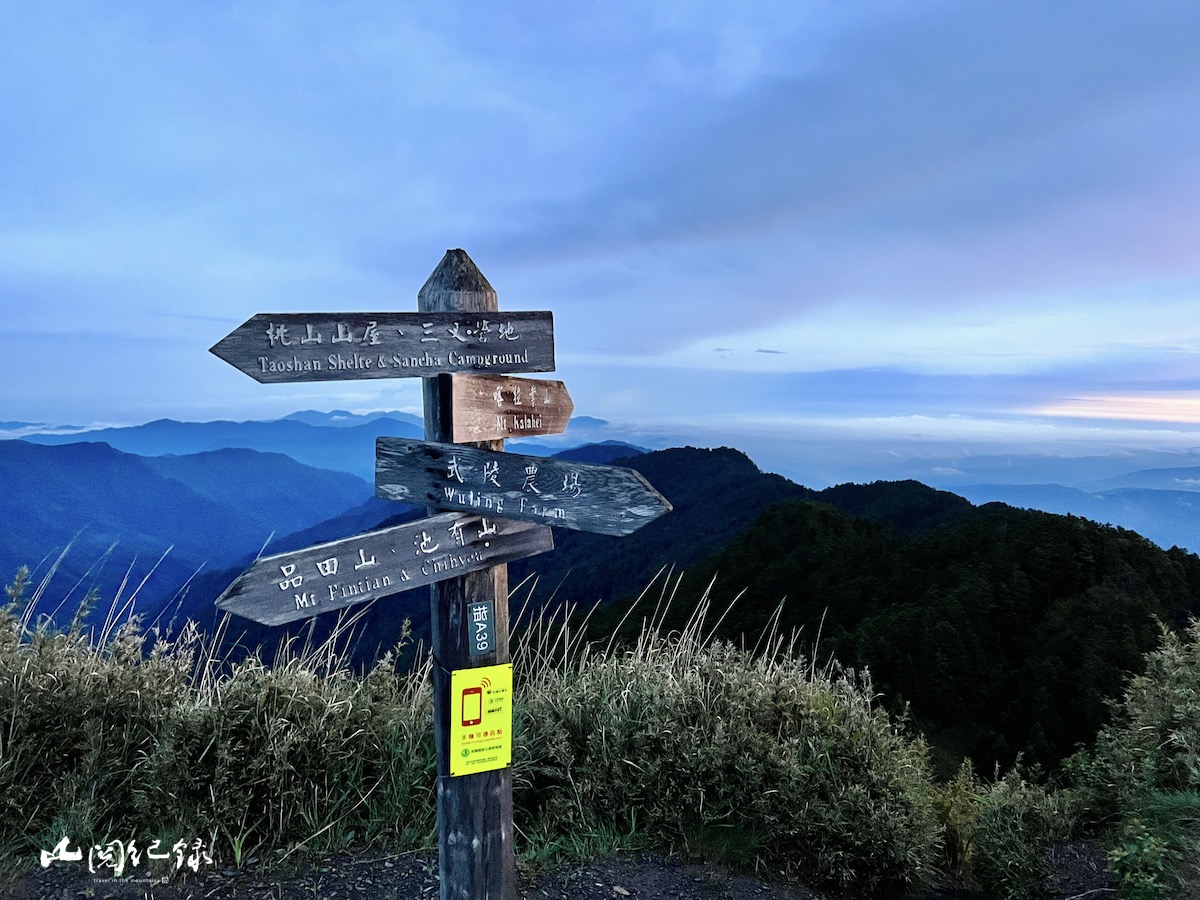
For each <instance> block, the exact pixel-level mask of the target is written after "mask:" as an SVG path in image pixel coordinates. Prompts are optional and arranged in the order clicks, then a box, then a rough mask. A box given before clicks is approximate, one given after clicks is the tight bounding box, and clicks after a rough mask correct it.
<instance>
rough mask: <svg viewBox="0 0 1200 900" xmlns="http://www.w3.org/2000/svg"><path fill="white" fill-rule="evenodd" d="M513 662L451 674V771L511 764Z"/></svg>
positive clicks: (468, 771) (484, 769) (467, 772)
mask: <svg viewBox="0 0 1200 900" xmlns="http://www.w3.org/2000/svg"><path fill="white" fill-rule="evenodd" d="M512 672H513V667H512V663H504V664H503V665H499V666H481V667H479V668H478V669H456V670H454V671H453V672H451V673H450V774H451V775H471V774H474V773H475V772H489V771H491V770H492V769H505V768H508V766H510V765H512V692H513V687H512V684H513V675H512Z"/></svg>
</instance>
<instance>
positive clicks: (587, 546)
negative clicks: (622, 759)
mask: <svg viewBox="0 0 1200 900" xmlns="http://www.w3.org/2000/svg"><path fill="white" fill-rule="evenodd" d="M629 462H630V464H632V465H633V466H634V467H635V468H638V469H639V470H641V471H642V472H643V474H645V475H646V476H647V477H648V478H649V479H650V480H651V482H652V483H654V484H655V485H656V486H658V487H659V489H660V490H662V492H663V493H664V494H665V495H666V496H667V497H668V498H669V499H670V500H671V501H672V503H673V504H674V505H675V512H674V513H672V515H670V516H665V517H663V519H662V520H661V524H660V523H657V522H656V523H653V524H652V525H650V526H647V528H645V529H643V530H642V532H639V535H638V536H636V537H634V538H633V539H629V540H628V546H620V547H618V546H616V545H614V542H613V541H612V539H600V540H597V539H596V538H594V537H593V536H590V535H579V536H572V537H573V538H575V539H574V540H571V541H567V540H564V541H561V542H560V547H559V549H558V550H556V551H555V553H554V554H551V555H549V556H547V557H546V558H545V559H544V560H541V561H539V560H533V561H531V563H532V564H531V566H530V568H531V569H534V570H537V568H538V565H539V563H540V564H541V565H542V566H544V569H542V570H540V572H539V574H540V575H541V577H542V578H543V579H544V580H545V581H550V582H552V586H553V587H554V588H555V589H556V591H557V599H558V600H559V601H560V602H576V603H579V604H580V605H581V607H590V606H591V605H593V604H594V602H595V601H597V600H601V601H603V603H602V605H601V606H600V607H599V608H598V609H596V610H594V611H593V612H592V613H591V617H590V619H589V621H588V629H589V635H590V636H591V637H593V638H596V639H607V638H608V637H609V636H610V635H611V634H612V633H613V631H614V629H616V627H617V624H618V623H619V622H620V620H621V619H622V618H623V617H624V616H625V615H626V613H627V612H628V610H629V606H630V603H631V602H632V600H633V598H634V594H635V592H636V591H639V590H640V589H641V588H642V587H644V586H645V585H646V584H647V582H648V581H650V580H651V578H652V577H653V576H654V574H655V573H656V572H657V571H659V569H660V568H661V565H662V561H663V560H667V559H669V560H670V561H671V562H673V563H675V564H676V565H677V566H678V567H680V568H681V569H682V577H681V579H680V582H679V584H678V587H677V588H675V590H674V600H673V601H672V606H671V607H670V609H669V610H668V612H667V618H666V626H667V627H668V628H670V627H681V626H682V624H683V622H684V621H685V620H686V619H687V618H688V616H689V615H690V613H691V610H692V608H693V607H694V606H695V603H696V601H697V599H698V598H699V597H700V596H701V595H702V594H703V593H704V591H705V589H706V587H708V585H709V583H710V582H712V591H711V599H712V611H711V613H710V619H711V621H712V622H713V623H714V624H715V623H716V620H717V619H720V620H721V622H720V624H719V626H717V628H716V633H717V635H718V636H719V637H722V638H727V639H729V640H732V641H734V642H735V643H738V644H739V645H740V644H745V645H747V646H752V645H754V644H755V643H756V642H757V641H758V640H759V638H760V636H761V635H762V634H763V632H764V630H765V629H768V628H769V627H770V626H771V624H772V620H773V617H774V616H775V613H776V610H777V607H780V604H782V608H781V609H779V616H778V624H777V626H776V627H777V628H778V629H779V630H781V631H782V632H783V633H789V632H791V631H792V630H793V629H800V634H801V642H800V646H801V648H802V652H804V653H807V654H812V655H813V656H814V657H815V658H816V659H817V660H818V662H820V663H822V664H824V663H826V662H827V661H828V660H830V659H833V660H836V664H837V665H840V666H842V667H844V668H853V669H856V670H860V671H861V670H863V669H867V670H869V672H870V674H871V678H872V681H873V685H874V687H875V689H876V690H877V691H878V692H879V693H880V694H881V695H882V702H884V703H885V704H886V705H887V706H888V707H889V708H890V709H892V710H894V711H901V710H903V709H904V708H905V707H907V709H908V712H909V716H910V720H911V724H912V726H913V727H915V728H917V729H919V730H921V731H922V732H924V733H925V734H926V735H927V736H928V737H929V738H930V740H931V742H932V744H933V745H934V751H935V758H936V760H937V762H938V763H939V767H940V768H941V769H942V770H943V771H945V772H947V773H949V772H950V771H952V770H953V769H954V768H956V767H957V764H958V762H959V760H960V759H961V758H962V757H963V756H970V757H971V758H972V759H973V760H974V762H975V764H976V766H977V767H979V768H980V769H982V770H984V771H990V770H991V769H992V767H993V766H994V765H995V764H997V763H999V764H1000V765H1001V766H1002V767H1006V766H1008V765H1009V764H1011V763H1012V762H1013V761H1014V760H1015V759H1016V758H1017V756H1018V754H1020V755H1021V757H1022V759H1023V761H1024V762H1025V763H1027V764H1031V765H1032V764H1036V765H1039V766H1041V767H1043V768H1045V769H1051V768H1053V767H1054V766H1055V765H1056V764H1057V763H1058V762H1059V761H1061V760H1062V759H1063V758H1064V757H1065V756H1066V755H1068V754H1070V753H1071V752H1072V751H1073V750H1075V749H1076V748H1077V747H1078V746H1079V745H1081V744H1086V743H1088V742H1089V741H1090V740H1091V739H1092V738H1093V736H1094V735H1095V734H1096V732H1097V730H1098V729H1099V727H1100V726H1101V725H1102V724H1103V723H1104V722H1105V721H1106V716H1107V711H1108V707H1107V705H1106V701H1107V700H1109V699H1112V698H1116V697H1117V696H1118V695H1119V694H1120V692H1121V690H1122V687H1123V686H1124V684H1125V681H1126V679H1127V678H1128V676H1129V674H1130V673H1131V672H1137V671H1138V669H1139V667H1140V666H1141V664H1142V662H1141V661H1142V657H1143V656H1144V654H1146V653H1147V652H1149V651H1151V650H1153V649H1154V647H1155V646H1156V644H1157V642H1158V639H1159V636H1160V627H1161V626H1160V623H1161V624H1162V625H1165V626H1167V627H1170V628H1179V627H1181V626H1183V625H1184V624H1186V622H1187V619H1188V617H1189V616H1192V615H1196V614H1197V613H1200V558H1198V557H1196V556H1195V555H1194V554H1191V553H1188V552H1185V551H1183V550H1179V549H1177V548H1173V549H1171V550H1168V551H1164V550H1162V549H1160V548H1159V547H1157V546H1155V545H1154V544H1152V543H1150V542H1149V541H1147V540H1145V539H1144V538H1142V537H1140V536H1139V535H1137V534H1135V533H1133V532H1130V531H1126V530H1123V529H1119V528H1113V527H1110V526H1106V525H1100V524H1097V523H1094V522H1090V521H1087V520H1084V519H1079V518H1075V517H1071V516H1058V515H1051V514H1048V513H1041V512H1036V511H1031V510H1019V509H1015V508H1012V507H1009V506H1005V505H1003V504H998V503H992V504H987V505H985V506H982V507H978V508H977V507H974V506H972V505H971V504H970V503H969V502H967V501H966V500H964V499H962V498H961V497H957V496H955V495H953V494H949V493H946V492H942V491H936V490H934V489H932V488H929V487H926V486H925V485H922V484H920V483H918V482H912V481H907V482H876V483H874V484H869V485H840V486H838V487H835V488H830V489H828V490H826V491H821V492H815V491H810V490H808V489H805V488H800V487H798V486H796V485H792V484H791V483H790V482H786V481H784V480H783V479H778V476H770V475H761V474H759V473H757V470H755V469H754V467H753V464H752V463H750V461H749V460H748V459H746V458H745V457H744V456H742V455H741V454H740V453H737V452H736V451H732V450H713V451H709V450H693V449H680V450H671V451H664V452H661V453H654V454H648V455H646V456H643V457H638V458H636V459H634V460H630V461H629ZM746 517H750V518H751V521H750V522H749V523H743V519H744V518H746ZM730 532H733V533H732V535H731V534H730ZM715 547H719V548H720V549H715ZM668 548H670V550H668ZM583 560H586V562H584V561H583ZM543 586H544V587H545V586H546V585H545V584H543ZM650 593H651V595H652V596H649V597H647V598H646V599H644V600H643V601H642V603H643V604H645V605H646V607H647V608H646V609H645V611H644V613H642V612H640V611H639V612H638V613H637V614H635V615H631V616H629V618H628V619H627V621H626V623H625V626H624V628H623V632H624V633H625V634H626V635H630V636H631V635H633V634H634V633H636V632H637V631H638V630H639V629H640V627H641V622H642V619H643V617H644V615H649V614H650V613H651V612H652V611H653V609H652V606H651V604H653V603H654V602H655V601H656V599H657V598H658V596H659V595H660V593H661V592H653V591H652V592H650ZM731 605H732V609H730V606H731Z"/></svg>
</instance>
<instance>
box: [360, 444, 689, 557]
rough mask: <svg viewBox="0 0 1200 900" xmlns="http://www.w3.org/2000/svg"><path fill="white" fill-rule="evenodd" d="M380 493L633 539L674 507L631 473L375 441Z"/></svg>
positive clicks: (616, 468) (613, 468) (452, 447)
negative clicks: (635, 532) (632, 534)
mask: <svg viewBox="0 0 1200 900" xmlns="http://www.w3.org/2000/svg"><path fill="white" fill-rule="evenodd" d="M375 494H376V495H377V496H379V497H384V498H386V499H388V500H403V501H404V502H406V503H413V504H417V505H423V506H431V507H434V508H435V509H458V510H466V511H470V512H475V513H477V514H479V515H486V516H500V517H503V518H507V519H520V520H522V521H525V522H540V523H541V524H543V525H555V526H558V527H560V528H572V529H575V530H578V531H594V532H598V533H600V534H630V533H632V532H634V531H636V530H637V529H639V528H641V527H642V526H643V525H645V524H646V523H647V522H650V521H653V520H654V519H657V518H658V517H659V516H661V515H662V514H663V513H665V512H669V511H670V510H671V504H670V503H669V502H668V501H667V499H666V498H665V497H664V496H663V495H662V494H660V493H659V492H658V491H656V490H655V489H654V488H653V487H652V486H651V485H650V482H648V481H646V479H645V478H643V477H642V475H641V474H640V473H639V472H636V471H634V470H633V469H626V468H623V467H621V466H598V465H593V464H591V463H578V462H567V461H565V460H557V459H551V458H545V457H541V456H523V455H521V454H517V453H502V452H497V451H494V450H480V449H477V448H474V447H464V446H461V445H458V444H440V443H433V442H430V441H413V440H407V439H405V438H391V437H381V438H378V439H376V441H375Z"/></svg>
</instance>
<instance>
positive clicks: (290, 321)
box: [211, 312, 554, 383]
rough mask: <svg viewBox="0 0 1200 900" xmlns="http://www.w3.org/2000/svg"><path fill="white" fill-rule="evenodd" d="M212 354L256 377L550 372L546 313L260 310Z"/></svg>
mask: <svg viewBox="0 0 1200 900" xmlns="http://www.w3.org/2000/svg"><path fill="white" fill-rule="evenodd" d="M211 352H212V353H214V354H216V355H217V356H219V357H220V358H221V359H223V360H225V361H226V362H227V363H229V364H230V365H232V366H234V367H235V368H237V369H240V370H241V371H243V372H245V373H246V374H247V375H249V376H250V377H251V378H253V379H255V380H256V381H260V382H264V383H279V382H293V381H343V380H348V379H357V378H409V377H414V376H426V377H428V376H432V375H439V374H445V373H451V372H489V373H503V372H552V371H554V318H553V315H552V314H551V313H549V312H511V313H509V312H506V313H498V312H493V313H488V312H415V313H392V312H382V313H275V314H272V313H260V314H259V315H257V316H254V317H252V318H250V319H248V320H247V321H246V322H245V323H243V324H242V325H240V326H238V327H237V328H235V329H234V330H233V331H231V332H230V333H229V334H227V335H226V336H225V337H223V338H222V339H221V340H220V341H218V342H217V343H216V344H215V345H213V347H212V348H211Z"/></svg>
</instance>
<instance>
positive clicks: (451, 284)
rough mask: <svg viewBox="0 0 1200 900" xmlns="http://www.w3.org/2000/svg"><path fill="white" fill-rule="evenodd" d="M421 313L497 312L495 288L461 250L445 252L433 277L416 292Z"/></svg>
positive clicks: (497, 303)
mask: <svg viewBox="0 0 1200 900" xmlns="http://www.w3.org/2000/svg"><path fill="white" fill-rule="evenodd" d="M417 309H418V310H420V311H421V312H465V311H468V310H471V311H487V312H492V311H495V310H497V309H499V302H498V300H497V298H496V291H495V289H494V288H493V287H492V286H491V285H490V284H488V280H487V279H486V278H484V277H483V273H482V272H480V271H479V267H478V266H477V265H475V263H474V261H473V260H472V259H471V257H469V256H467V252H466V251H465V250H447V251H446V255H445V256H443V257H442V261H441V262H440V263H438V266H437V268H436V269H434V270H433V274H431V275H430V276H429V278H428V279H427V280H426V282H425V284H424V286H423V287H422V288H421V290H420V291H418V292H417Z"/></svg>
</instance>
